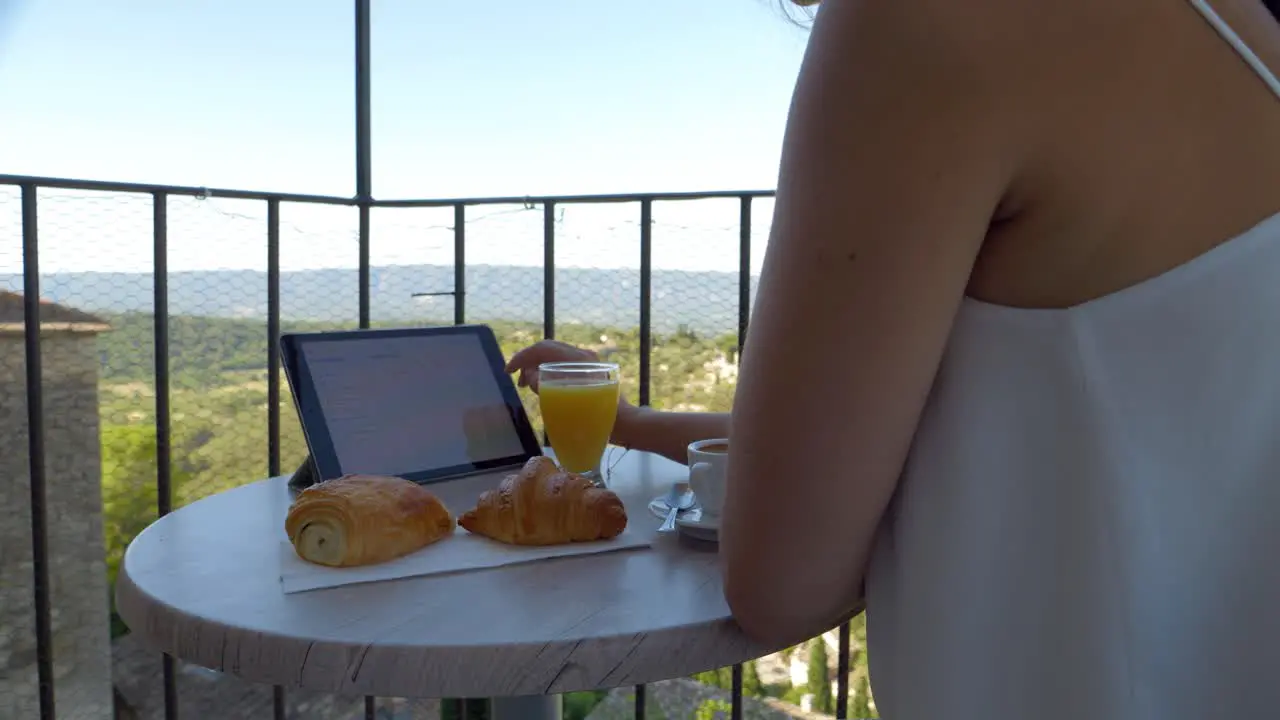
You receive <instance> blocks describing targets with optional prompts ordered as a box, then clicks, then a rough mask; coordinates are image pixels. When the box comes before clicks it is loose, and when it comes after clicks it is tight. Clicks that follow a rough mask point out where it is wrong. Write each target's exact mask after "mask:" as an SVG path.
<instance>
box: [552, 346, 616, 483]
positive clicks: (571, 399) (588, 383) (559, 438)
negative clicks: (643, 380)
mask: <svg viewBox="0 0 1280 720" xmlns="http://www.w3.org/2000/svg"><path fill="white" fill-rule="evenodd" d="M538 404H539V405H540V406H541V407H542V422H543V425H544V426H545V427H546V430H547V438H548V439H549V440H550V441H551V448H552V449H553V450H555V453H556V460H557V461H558V462H559V463H560V467H561V468H562V469H564V470H565V471H566V472H572V473H578V474H579V475H582V476H584V477H586V478H587V479H588V480H590V481H591V482H593V483H595V484H596V485H604V476H603V474H602V473H601V468H600V463H601V460H602V458H603V457H604V451H605V448H606V447H608V445H609V436H610V435H612V434H613V422H614V420H615V419H616V418H617V416H618V365H617V363H603V362H555V363H543V364H542V365H539V366H538Z"/></svg>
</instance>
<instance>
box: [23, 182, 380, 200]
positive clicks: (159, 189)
mask: <svg viewBox="0 0 1280 720" xmlns="http://www.w3.org/2000/svg"><path fill="white" fill-rule="evenodd" d="M24 184H26V185H37V186H39V187H41V188H48V189H53V190H88V191H93V192H117V193H142V194H148V195H154V194H155V193H168V194H169V195H188V196H191V197H204V198H223V199H231V200H279V201H281V202H297V203H317V204H322V205H355V204H356V200H355V198H346V197H338V196H336V195H307V194H304V193H285V192H268V191H263V190H231V189H228V188H211V187H192V186H190V185H155V184H150V183H130V182H114V181H107V180H73V179H70V178H49V177H34V176H28V175H0V185H24Z"/></svg>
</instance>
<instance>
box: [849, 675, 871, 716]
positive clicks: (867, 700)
mask: <svg viewBox="0 0 1280 720" xmlns="http://www.w3.org/2000/svg"><path fill="white" fill-rule="evenodd" d="M854 693H856V694H855V695H854V698H853V702H851V703H850V704H849V705H850V707H849V717H853V718H873V717H876V714H875V711H874V710H872V709H871V684H870V683H869V682H868V681H867V676H866V674H865V673H864V674H862V675H859V676H858V682H857V684H855V685H854Z"/></svg>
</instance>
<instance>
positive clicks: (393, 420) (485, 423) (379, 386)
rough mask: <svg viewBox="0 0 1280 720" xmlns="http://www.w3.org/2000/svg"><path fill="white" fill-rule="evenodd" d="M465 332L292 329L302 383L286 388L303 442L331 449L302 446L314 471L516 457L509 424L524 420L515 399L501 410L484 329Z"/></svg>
mask: <svg viewBox="0 0 1280 720" xmlns="http://www.w3.org/2000/svg"><path fill="white" fill-rule="evenodd" d="M467 329H469V330H472V332H457V331H453V330H461V328H459V329H454V328H449V329H448V330H450V331H453V332H449V331H441V332H430V331H426V330H422V331H416V332H415V331H412V330H410V331H401V332H393V333H379V332H377V331H374V332H368V333H360V334H354V333H353V334H347V333H337V334H333V335H331V336H328V337H326V335H324V334H321V335H316V336H312V337H307V336H293V338H294V339H295V340H294V344H295V347H294V349H293V353H294V354H296V356H297V357H296V358H294V361H295V363H296V366H297V367H298V368H299V369H301V370H302V374H304V375H305V379H304V380H303V384H304V386H307V387H309V392H305V393H296V394H297V395H299V396H300V398H299V399H300V410H301V413H302V415H303V417H304V424H305V425H306V426H307V433H308V439H309V441H311V442H312V444H316V445H326V444H327V445H328V449H329V450H330V452H331V457H325V456H326V455H329V454H330V453H327V452H324V451H323V449H322V448H320V447H313V448H312V452H313V455H314V456H315V457H316V461H317V464H318V465H319V466H321V474H322V475H324V476H327V475H330V474H333V473H337V474H347V473H362V474H376V475H398V476H401V477H408V478H410V479H423V478H425V477H429V476H431V475H433V474H434V475H438V474H441V473H443V472H452V473H457V472H465V471H468V470H479V469H483V468H485V467H487V466H494V465H496V464H502V462H503V461H508V462H510V461H512V460H513V459H516V460H518V459H520V458H522V457H524V456H526V455H527V452H526V451H527V448H526V445H525V437H523V435H522V433H521V431H520V428H519V422H520V421H521V420H523V421H524V423H525V424H526V425H527V422H528V420H527V418H525V417H524V413H523V408H520V407H518V406H519V399H518V397H516V398H515V404H516V405H517V408H512V407H511V399H512V396H514V388H512V387H511V382H510V379H509V378H507V377H506V375H505V374H502V371H501V357H500V356H499V357H498V358H497V365H498V367H497V368H496V371H497V374H495V367H494V364H495V362H494V358H493V357H492V355H493V353H494V352H496V344H495V345H494V348H492V349H486V347H485V343H484V337H485V336H484V335H482V334H479V333H477V332H474V331H475V330H477V328H474V327H473V328H467ZM485 330H486V331H487V329H485ZM488 337H489V339H490V340H491V339H492V335H491V334H490V335H488ZM297 338H303V339H301V340H297ZM504 385H505V386H506V387H505V388H504ZM308 397H310V402H308ZM308 405H314V407H308ZM317 411H318V412H317ZM318 425H322V426H323V429H320V428H318V427H316V426H318ZM317 430H319V432H317ZM320 435H327V443H326V442H323V440H322V439H321V438H320V437H318V436H320ZM530 437H531V436H530ZM534 447H535V449H536V442H535V443H534ZM535 451H536V450H535ZM326 461H328V462H326ZM324 465H334V466H336V467H334V468H333V470H332V471H330V472H325V471H324V469H323V466H324Z"/></svg>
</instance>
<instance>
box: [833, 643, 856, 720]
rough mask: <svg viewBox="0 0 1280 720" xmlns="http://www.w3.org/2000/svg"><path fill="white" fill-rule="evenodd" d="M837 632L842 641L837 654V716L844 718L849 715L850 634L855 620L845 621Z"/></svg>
mask: <svg viewBox="0 0 1280 720" xmlns="http://www.w3.org/2000/svg"><path fill="white" fill-rule="evenodd" d="M837 632H839V633H840V643H839V652H838V654H837V655H836V717H837V718H840V719H841V720H843V719H844V718H847V717H849V650H850V649H849V639H850V638H849V636H850V635H851V634H852V633H853V621H852V620H846V621H844V622H843V623H842V624H841V625H840V629H839V630H838V631H837Z"/></svg>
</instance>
